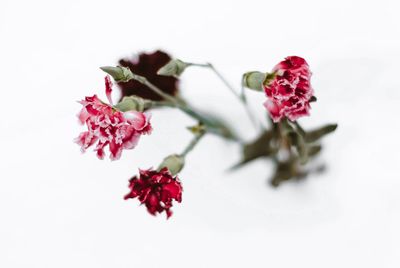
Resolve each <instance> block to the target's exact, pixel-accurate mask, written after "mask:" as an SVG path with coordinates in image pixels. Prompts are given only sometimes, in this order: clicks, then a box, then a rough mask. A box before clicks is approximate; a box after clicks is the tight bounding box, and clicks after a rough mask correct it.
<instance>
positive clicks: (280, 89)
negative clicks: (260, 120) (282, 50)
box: [264, 56, 314, 122]
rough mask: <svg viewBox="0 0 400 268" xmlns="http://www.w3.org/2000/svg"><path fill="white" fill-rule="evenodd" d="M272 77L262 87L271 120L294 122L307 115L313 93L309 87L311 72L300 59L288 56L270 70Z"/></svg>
mask: <svg viewBox="0 0 400 268" xmlns="http://www.w3.org/2000/svg"><path fill="white" fill-rule="evenodd" d="M272 71H273V74H274V77H273V79H272V81H270V82H269V83H268V84H267V85H264V90H265V93H266V94H267V97H268V100H267V101H266V102H265V103H264V106H265V107H266V108H267V110H268V112H269V114H270V116H271V118H272V120H273V121H274V122H279V121H280V120H281V119H282V118H289V119H290V120H291V121H295V120H296V119H298V118H299V117H301V116H305V115H309V110H310V108H311V107H310V99H311V97H312V96H313V94H314V92H313V89H312V88H311V85H310V78H311V71H310V69H309V66H308V64H307V62H306V61H305V60H304V59H303V58H300V57H297V56H290V57H287V58H286V59H285V60H284V61H282V62H280V63H279V64H277V65H276V66H275V67H274V69H273V70H272Z"/></svg>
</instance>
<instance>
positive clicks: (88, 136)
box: [75, 76, 152, 160]
mask: <svg viewBox="0 0 400 268" xmlns="http://www.w3.org/2000/svg"><path fill="white" fill-rule="evenodd" d="M105 84H106V95H107V98H108V100H109V102H110V104H107V103H104V102H102V101H101V100H100V99H99V98H98V97H97V96H96V95H94V96H92V97H86V98H85V99H84V100H82V101H80V104H82V105H83V108H82V110H81V111H80V113H79V114H78V118H79V121H80V123H81V124H86V126H87V129H88V130H87V131H85V132H82V133H81V134H80V135H79V137H77V138H76V139H75V142H76V143H78V144H79V145H80V146H81V150H82V152H85V151H86V149H88V148H89V147H90V146H92V145H94V144H95V143H96V142H97V145H96V148H95V151H96V152H97V157H98V158H100V159H103V158H104V155H105V153H104V148H105V147H106V146H109V149H110V158H111V159H112V160H116V159H119V158H120V157H121V153H122V150H123V149H133V148H134V147H135V146H136V144H137V143H138V141H139V138H140V136H141V135H143V134H150V133H151V130H152V128H151V124H150V122H149V121H150V116H149V115H147V114H145V113H141V112H136V111H128V112H125V113H123V112H121V111H118V110H116V109H115V108H113V107H112V100H111V92H112V83H111V80H110V78H109V77H108V76H106V78H105Z"/></svg>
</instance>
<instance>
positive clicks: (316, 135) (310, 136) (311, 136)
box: [305, 124, 338, 143]
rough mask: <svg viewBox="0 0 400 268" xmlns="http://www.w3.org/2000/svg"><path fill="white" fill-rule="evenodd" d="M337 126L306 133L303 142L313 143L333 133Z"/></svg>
mask: <svg viewBox="0 0 400 268" xmlns="http://www.w3.org/2000/svg"><path fill="white" fill-rule="evenodd" d="M337 126H338V125H337V124H329V125H326V126H323V127H320V128H318V129H315V130H312V131H308V132H307V133H306V136H305V140H306V142H308V143H311V142H315V141H317V140H319V139H320V138H322V137H323V136H325V135H327V134H329V133H331V132H333V131H335V130H336V128H337Z"/></svg>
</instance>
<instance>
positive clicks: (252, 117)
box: [187, 63, 259, 129]
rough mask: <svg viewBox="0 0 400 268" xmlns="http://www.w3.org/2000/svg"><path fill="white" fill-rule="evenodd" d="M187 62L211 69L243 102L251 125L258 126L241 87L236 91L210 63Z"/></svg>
mask: <svg viewBox="0 0 400 268" xmlns="http://www.w3.org/2000/svg"><path fill="white" fill-rule="evenodd" d="M187 64H188V66H197V67H204V68H208V69H210V70H211V71H213V72H214V73H215V75H216V76H217V77H218V78H219V79H220V80H221V81H222V83H224V85H225V86H226V87H227V88H228V89H229V91H230V92H231V93H232V94H233V95H234V96H235V97H236V98H237V99H238V100H239V101H240V102H241V103H242V104H243V107H244V109H245V110H246V113H247V116H248V117H249V119H250V121H251V123H252V124H253V126H254V127H255V128H256V129H258V128H259V126H258V124H257V120H256V119H255V116H254V115H253V113H252V112H251V110H250V107H249V106H248V104H247V101H246V97H245V95H244V93H243V89H242V93H241V94H239V93H237V92H236V90H235V88H234V87H233V86H232V85H231V84H230V83H229V82H228V80H227V79H225V77H224V76H223V75H222V74H221V73H220V72H219V71H218V70H217V69H216V68H215V67H214V65H212V64H211V63H205V64H201V63H187Z"/></svg>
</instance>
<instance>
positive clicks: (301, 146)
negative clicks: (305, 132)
mask: <svg viewBox="0 0 400 268" xmlns="http://www.w3.org/2000/svg"><path fill="white" fill-rule="evenodd" d="M289 138H290V141H291V142H292V145H293V146H294V147H295V148H296V150H297V153H298V154H299V160H300V163H301V164H302V165H304V164H305V163H307V161H308V147H307V144H306V143H305V142H304V138H303V136H302V135H300V134H299V133H298V132H291V133H289Z"/></svg>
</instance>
